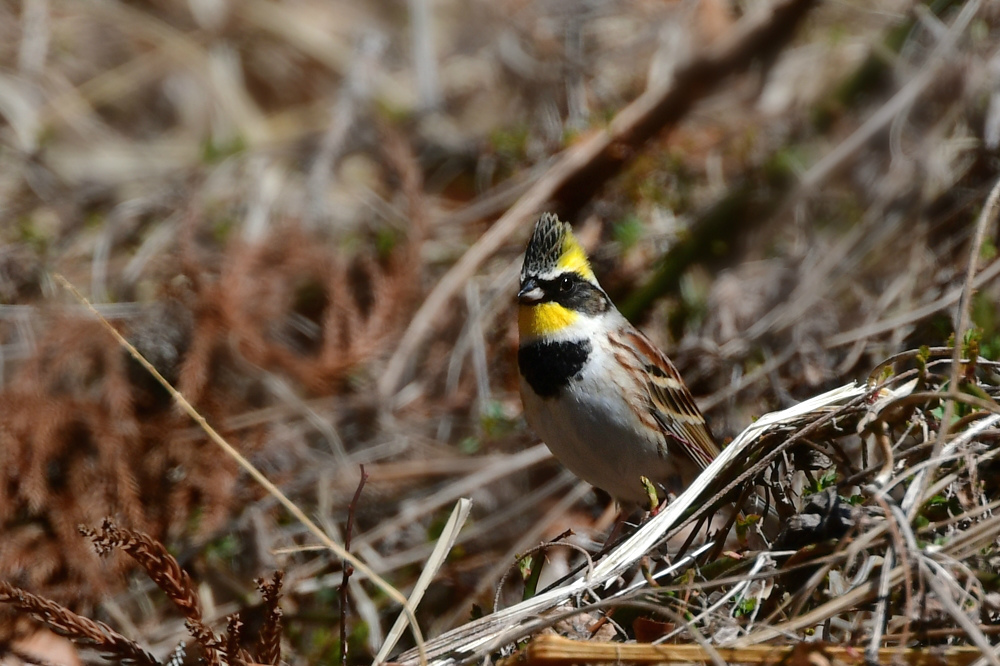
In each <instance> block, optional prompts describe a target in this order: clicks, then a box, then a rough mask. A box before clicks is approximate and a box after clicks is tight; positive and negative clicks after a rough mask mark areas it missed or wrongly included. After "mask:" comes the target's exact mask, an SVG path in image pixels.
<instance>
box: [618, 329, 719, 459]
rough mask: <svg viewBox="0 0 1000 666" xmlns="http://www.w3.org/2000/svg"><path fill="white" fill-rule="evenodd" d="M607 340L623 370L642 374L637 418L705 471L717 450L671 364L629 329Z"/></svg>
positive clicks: (703, 420)
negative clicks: (650, 423)
mask: <svg viewBox="0 0 1000 666" xmlns="http://www.w3.org/2000/svg"><path fill="white" fill-rule="evenodd" d="M610 339H611V345H612V347H613V348H614V353H615V356H616V358H617V359H618V361H619V362H621V363H622V365H624V366H626V367H630V368H633V369H634V370H642V373H640V374H642V375H643V376H644V377H646V378H647V379H646V382H645V390H646V396H645V397H646V402H647V404H646V405H644V407H645V409H644V410H643V411H644V412H645V414H640V418H642V417H643V416H645V417H647V418H649V417H651V418H652V419H653V421H654V422H655V423H656V424H657V425H658V427H659V429H660V430H662V431H663V433H664V434H665V435H666V436H667V437H669V438H671V439H673V440H675V441H676V442H677V443H678V444H679V445H680V447H681V448H682V450H683V451H684V452H685V453H686V454H687V456H688V457H689V458H691V460H693V461H695V462H696V463H698V465H699V466H700V467H701V468H702V469H705V468H706V467H708V464H709V463H710V462H712V460H714V459H715V457H716V456H717V455H719V447H718V446H717V445H716V443H715V439H713V437H712V433H711V432H709V430H708V425H706V423H705V417H704V416H702V414H701V411H700V410H699V409H698V406H697V405H695V403H694V398H693V397H691V392H690V391H689V390H688V388H687V386H686V385H685V384H684V380H683V379H681V375H680V373H679V372H677V368H675V367H674V364H673V363H671V362H670V359H669V358H667V356H666V355H665V354H664V353H663V352H661V351H660V350H659V349H657V348H656V347H655V346H654V345H653V343H652V342H650V341H649V338H647V337H646V336H645V335H643V334H642V333H640V332H639V331H637V330H635V329H633V328H631V327H627V328H624V329H622V330H620V331H617V332H616V333H615V334H614V335H612V336H611V337H610ZM647 418H643V420H644V421H646V420H647Z"/></svg>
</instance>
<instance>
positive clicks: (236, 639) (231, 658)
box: [226, 613, 253, 666]
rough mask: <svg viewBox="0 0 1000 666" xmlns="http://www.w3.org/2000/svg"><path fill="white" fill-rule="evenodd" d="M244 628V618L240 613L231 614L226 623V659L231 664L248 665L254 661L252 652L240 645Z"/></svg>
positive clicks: (232, 665) (231, 665)
mask: <svg viewBox="0 0 1000 666" xmlns="http://www.w3.org/2000/svg"><path fill="white" fill-rule="evenodd" d="M242 630H243V620H241V619H240V614H239V613H233V614H232V615H230V616H229V621H228V622H227V623H226V661H227V662H228V663H229V666H246V665H247V664H249V663H253V657H251V656H250V653H249V652H247V651H246V650H244V649H243V648H241V647H240V639H241V634H242Z"/></svg>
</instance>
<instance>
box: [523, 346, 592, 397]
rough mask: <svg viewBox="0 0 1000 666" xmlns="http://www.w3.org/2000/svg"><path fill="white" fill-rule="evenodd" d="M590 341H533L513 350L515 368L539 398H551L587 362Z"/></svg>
mask: <svg viewBox="0 0 1000 666" xmlns="http://www.w3.org/2000/svg"><path fill="white" fill-rule="evenodd" d="M591 349H592V348H591V346H590V340H576V341H573V342H533V343H531V344H527V345H524V346H523V347H521V348H520V349H518V350H517V367H518V368H520V370H521V374H522V375H523V376H524V378H525V380H527V382H528V384H529V385H530V386H531V388H533V389H534V390H535V393H537V394H538V395H539V396H540V397H542V398H551V397H552V396H554V395H556V394H557V393H559V389H561V388H562V387H564V386H566V384H568V383H569V380H570V379H572V378H573V377H574V376H575V375H576V374H577V373H578V372H580V370H582V369H583V364H584V363H586V362H587V357H588V356H590V351H591Z"/></svg>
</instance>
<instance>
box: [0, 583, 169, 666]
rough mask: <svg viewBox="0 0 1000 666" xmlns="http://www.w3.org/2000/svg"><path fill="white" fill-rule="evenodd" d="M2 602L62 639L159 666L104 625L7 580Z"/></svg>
mask: <svg viewBox="0 0 1000 666" xmlns="http://www.w3.org/2000/svg"><path fill="white" fill-rule="evenodd" d="M0 602H2V603H8V604H11V605H12V606H13V607H14V608H15V609H17V610H18V611H20V612H22V613H25V614H27V615H30V616H31V617H33V618H34V619H35V620H37V621H38V622H41V623H42V624H44V625H45V626H47V627H48V628H49V629H51V630H52V631H53V632H55V633H57V634H59V635H60V636H64V637H66V638H68V639H70V640H71V641H73V642H74V643H77V644H79V645H85V646H87V647H90V648H93V649H95V650H97V651H99V652H100V653H101V654H103V655H105V656H106V657H108V658H110V659H113V660H115V661H117V662H118V663H121V664H148V665H149V666H159V663H160V662H159V661H157V660H156V658H155V657H154V656H153V655H151V654H150V653H148V652H146V651H145V650H144V649H142V647H140V646H139V645H138V644H137V643H136V642H135V641H132V640H131V639H128V638H126V637H125V636H122V635H121V634H119V633H118V632H116V631H115V630H114V629H112V628H111V627H109V626H108V625H106V624H104V623H103V622H97V621H94V620H91V619H88V618H85V617H83V616H81V615H77V614H76V613H74V612H73V611H71V610H69V609H68V608H65V607H64V606H61V605H59V604H57V603H56V602H54V601H50V600H48V599H45V598H43V597H39V596H37V595H34V594H31V593H30V592H26V591H24V590H22V589H20V588H18V587H14V586H13V585H11V584H9V583H7V582H4V581H0Z"/></svg>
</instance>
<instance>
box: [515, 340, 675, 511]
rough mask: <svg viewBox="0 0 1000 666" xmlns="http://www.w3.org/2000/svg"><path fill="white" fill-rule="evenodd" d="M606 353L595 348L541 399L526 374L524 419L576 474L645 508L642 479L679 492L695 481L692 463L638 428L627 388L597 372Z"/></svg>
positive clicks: (522, 387)
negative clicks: (681, 486)
mask: <svg viewBox="0 0 1000 666" xmlns="http://www.w3.org/2000/svg"><path fill="white" fill-rule="evenodd" d="M604 353H605V352H604V350H602V349H600V348H599V347H598V348H596V349H594V350H593V352H592V354H591V357H590V358H588V359H587V363H586V364H585V365H584V367H583V369H582V370H581V372H580V374H579V375H578V376H577V377H576V378H574V379H572V380H570V384H569V386H568V387H565V388H563V389H561V390H560V391H559V393H558V394H557V395H556V396H554V397H552V398H539V397H538V396H537V395H536V394H535V393H534V391H532V390H531V387H530V386H528V384H527V382H526V381H525V380H524V378H523V377H522V378H521V398H522V400H523V402H524V414H525V418H526V419H527V421H528V425H530V426H531V427H532V428H533V429H534V431H535V433H536V434H538V436H539V437H541V438H542V441H544V442H545V444H546V445H547V446H548V447H549V449H550V450H551V451H552V453H553V454H554V455H555V456H556V458H558V459H559V461H560V462H561V463H562V464H563V465H565V466H566V467H567V468H569V470H570V471H571V472H573V473H574V474H576V475H577V476H579V477H580V478H581V479H583V480H585V481H588V482H589V483H591V484H593V485H595V486H597V487H598V488H601V489H602V490H604V491H606V492H608V493H609V494H611V495H612V496H613V497H615V498H616V499H619V500H621V501H625V502H632V503H635V504H639V505H641V506H644V505H646V504H648V500H647V499H646V495H645V493H644V491H643V488H642V484H641V481H640V479H639V477H641V476H645V477H647V478H649V479H650V480H652V481H653V482H655V483H659V484H663V485H665V486H666V487H667V488H669V489H670V490H671V491H674V492H678V491H679V487H678V486H679V482H680V481H681V480H683V481H689V480H690V479H689V478H687V477H688V476H689V475H688V473H687V472H688V470H687V469H686V468H687V467H689V466H690V465H688V464H686V463H688V462H689V461H686V460H685V461H680V460H678V456H677V455H676V454H672V453H668V452H667V451H666V450H665V449H663V447H662V445H661V444H660V443H659V441H660V437H659V436H658V434H657V435H654V436H652V437H650V436H647V434H646V433H643V432H642V431H640V430H638V429H637V426H638V425H639V423H638V420H637V419H636V417H635V416H634V415H633V414H632V413H631V411H630V410H631V408H630V406H629V405H628V404H627V403H626V401H625V397H624V394H623V392H622V390H621V389H620V388H619V387H617V386H614V385H613V384H612V383H611V382H610V381H609V379H608V378H607V376H606V375H603V376H602V377H601V378H598V377H597V373H595V372H594V368H595V367H600V365H599V364H600V363H601V362H602V361H603V360H604V358H603V356H602V354H604ZM678 463H680V466H678ZM692 464H693V463H692ZM681 468H684V469H681ZM661 499H662V497H661Z"/></svg>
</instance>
